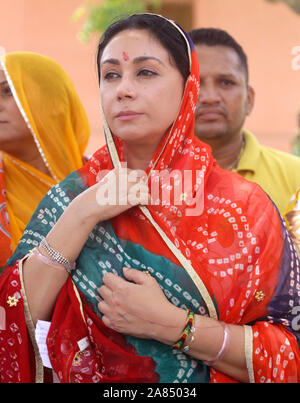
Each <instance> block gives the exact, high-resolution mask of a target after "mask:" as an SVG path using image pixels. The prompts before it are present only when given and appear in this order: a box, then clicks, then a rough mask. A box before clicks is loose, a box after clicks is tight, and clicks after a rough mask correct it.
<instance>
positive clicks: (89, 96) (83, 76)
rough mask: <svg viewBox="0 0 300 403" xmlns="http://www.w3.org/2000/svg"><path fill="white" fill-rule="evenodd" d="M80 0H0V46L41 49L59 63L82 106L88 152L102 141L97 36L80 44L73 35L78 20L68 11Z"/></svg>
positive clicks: (14, 48)
mask: <svg viewBox="0 0 300 403" xmlns="http://www.w3.org/2000/svg"><path fill="white" fill-rule="evenodd" d="M82 3H83V0H51V1H49V0H0V46H3V47H4V48H5V49H6V52H11V51H17V50H27V51H32V52H37V53H42V54H45V55H47V56H50V57H52V58H53V59H55V60H56V61H57V62H58V63H59V64H61V65H62V66H63V67H64V69H65V70H66V71H67V72H68V74H69V75H70V77H71V78H72V80H73V82H74V84H75V87H76V89H77V92H78V94H79V96H80V98H81V100H82V103H83V105H84V107H85V109H86V112H87V115H88V118H89V122H90V126H91V129H92V139H91V141H90V143H89V145H88V152H89V153H90V152H92V151H93V150H95V149H97V148H98V147H99V146H100V145H102V144H104V137H103V132H102V124H101V119H100V113H99V100H98V86H97V75H96V64H95V58H96V45H97V38H96V37H95V38H94V40H93V41H92V42H91V43H89V44H88V45H83V44H82V43H80V42H79V40H78V39H77V37H76V35H77V33H78V31H79V28H80V23H77V24H74V23H73V22H72V21H71V16H72V13H73V12H74V11H75V9H76V8H77V7H78V6H79V5H81V4H82Z"/></svg>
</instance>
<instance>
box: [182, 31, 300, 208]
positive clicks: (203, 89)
mask: <svg viewBox="0 0 300 403" xmlns="http://www.w3.org/2000/svg"><path fill="white" fill-rule="evenodd" d="M189 34H190V36H191V38H192V40H193V42H194V44H195V47H196V53H197V56H198V60H199V65H200V95H199V99H198V104H197V108H196V122H195V135H196V136H197V137H198V138H199V139H200V140H202V141H203V142H205V143H207V144H209V145H210V146H211V147H212V152H213V155H214V157H215V159H216V160H217V162H218V164H219V165H220V166H221V167H222V168H224V169H227V170H232V171H236V172H238V173H239V174H240V175H242V176H243V177H244V178H245V179H248V180H250V181H253V182H256V183H258V184H259V185H260V186H261V187H262V188H263V189H264V191H265V192H266V193H267V194H268V195H269V196H270V197H271V199H272V200H273V201H274V203H275V204H276V206H277V208H278V209H279V211H280V213H281V214H283V213H284V211H285V209H286V208H287V205H288V203H289V201H290V199H291V197H292V195H293V194H294V193H295V192H296V190H297V189H298V188H300V158H298V157H296V156H293V155H291V154H288V153H284V152H282V151H279V150H274V149H271V148H268V147H265V146H262V145H260V144H259V142H258V140H257V139H256V137H255V136H254V135H253V134H252V133H250V132H249V131H247V130H245V129H244V122H245V119H246V117H247V116H248V115H250V113H251V111H252V109H253V105H254V99H255V92H254V89H253V88H252V87H251V86H250V85H249V82H248V80H249V73H248V62H247V56H246V54H245V53H244V51H243V49H242V47H241V46H240V45H239V44H238V43H237V42H236V41H235V40H234V39H233V38H232V37H231V36H230V35H229V34H228V33H227V32H225V31H223V30H220V29H215V28H207V29H206V28H203V29H195V30H193V31H191V32H190V33H189Z"/></svg>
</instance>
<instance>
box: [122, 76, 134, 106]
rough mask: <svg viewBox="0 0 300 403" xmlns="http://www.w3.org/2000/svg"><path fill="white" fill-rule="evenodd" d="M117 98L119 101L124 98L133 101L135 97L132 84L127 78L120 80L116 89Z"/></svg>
mask: <svg viewBox="0 0 300 403" xmlns="http://www.w3.org/2000/svg"><path fill="white" fill-rule="evenodd" d="M117 97H118V99H119V100H122V99H124V98H126V99H134V98H135V97H136V90H135V87H134V84H133V82H132V81H131V80H130V79H129V78H126V77H124V78H122V80H121V82H120V83H119V85H118V88H117Z"/></svg>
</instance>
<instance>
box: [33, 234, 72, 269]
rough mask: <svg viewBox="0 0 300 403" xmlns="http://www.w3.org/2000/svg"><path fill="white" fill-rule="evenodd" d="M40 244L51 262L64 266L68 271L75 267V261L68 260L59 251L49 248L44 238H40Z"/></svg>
mask: <svg viewBox="0 0 300 403" xmlns="http://www.w3.org/2000/svg"><path fill="white" fill-rule="evenodd" d="M40 246H41V247H42V248H43V249H44V250H45V251H46V252H47V254H48V255H49V256H50V258H51V260H52V261H53V262H55V263H58V264H61V265H62V266H64V267H65V269H66V270H67V272H68V273H71V271H72V270H74V269H75V263H71V262H69V260H68V259H67V258H65V257H64V256H63V255H62V254H61V253H59V252H58V251H57V250H55V249H53V248H51V246H50V245H49V244H48V242H47V240H46V238H44V239H43V240H42V242H41V243H40Z"/></svg>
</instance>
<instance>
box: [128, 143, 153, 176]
mask: <svg viewBox="0 0 300 403" xmlns="http://www.w3.org/2000/svg"><path fill="white" fill-rule="evenodd" d="M155 150H156V146H155V147H151V146H149V145H140V144H138V145H136V144H128V143H124V158H125V161H127V164H128V168H130V169H141V170H143V171H146V169H147V168H148V166H149V163H150V161H151V159H152V157H153V155H154V152H155Z"/></svg>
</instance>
